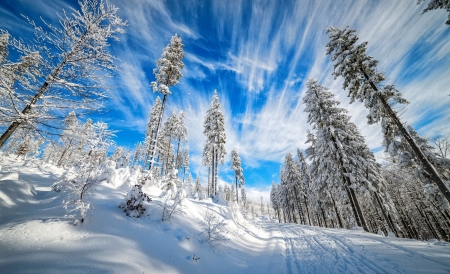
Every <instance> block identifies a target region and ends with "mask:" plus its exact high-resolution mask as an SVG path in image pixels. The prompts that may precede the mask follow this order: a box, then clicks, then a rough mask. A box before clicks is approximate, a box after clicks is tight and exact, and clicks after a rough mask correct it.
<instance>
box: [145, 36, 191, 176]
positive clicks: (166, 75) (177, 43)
mask: <svg viewBox="0 0 450 274" xmlns="http://www.w3.org/2000/svg"><path fill="white" fill-rule="evenodd" d="M183 46H184V45H183V43H182V41H181V37H179V36H178V34H175V35H174V36H172V39H170V43H169V44H168V45H167V47H166V48H165V49H164V52H163V54H162V55H161V58H160V59H158V61H156V68H155V69H154V70H153V73H154V74H155V77H156V81H154V82H152V83H151V86H152V88H153V91H154V92H158V93H161V94H162V95H163V100H162V103H161V112H160V114H159V117H158V122H157V124H156V133H155V140H156V141H155V144H154V147H153V152H152V155H151V159H154V156H155V154H156V147H157V144H158V141H159V128H160V125H161V122H162V117H163V115H164V108H165V106H166V99H167V95H169V94H172V92H171V91H170V87H172V86H175V85H176V84H178V80H179V79H180V78H181V77H182V76H183V74H181V70H182V69H183V68H184V64H183V61H182V59H183V57H184V51H183ZM150 169H153V161H151V162H150Z"/></svg>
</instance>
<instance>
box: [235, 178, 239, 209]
mask: <svg viewBox="0 0 450 274" xmlns="http://www.w3.org/2000/svg"><path fill="white" fill-rule="evenodd" d="M234 177H235V178H236V202H237V203H238V204H239V195H238V194H239V191H238V185H237V176H234Z"/></svg>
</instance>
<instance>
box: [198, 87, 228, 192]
mask: <svg viewBox="0 0 450 274" xmlns="http://www.w3.org/2000/svg"><path fill="white" fill-rule="evenodd" d="M220 108H221V106H220V103H219V95H218V94H217V91H214V95H213V100H212V102H211V108H210V109H209V110H208V112H207V113H206V118H205V122H204V123H203V126H204V131H203V133H204V134H205V135H206V144H205V147H204V149H203V163H204V164H205V165H206V166H207V167H212V176H211V178H212V194H214V195H217V187H218V185H217V176H218V166H219V161H220V163H221V164H223V163H224V160H225V155H226V151H225V142H226V135H225V121H224V116H223V113H222V111H221V109H220ZM209 194H211V193H209Z"/></svg>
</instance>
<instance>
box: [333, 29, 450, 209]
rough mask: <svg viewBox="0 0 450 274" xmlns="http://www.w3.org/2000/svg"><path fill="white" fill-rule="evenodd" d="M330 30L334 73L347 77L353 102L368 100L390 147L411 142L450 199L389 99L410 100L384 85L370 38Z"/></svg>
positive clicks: (372, 118)
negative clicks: (369, 51)
mask: <svg viewBox="0 0 450 274" xmlns="http://www.w3.org/2000/svg"><path fill="white" fill-rule="evenodd" d="M327 33H328V34H329V42H328V44H327V54H329V55H331V60H332V61H333V62H334V72H333V75H334V76H335V77H338V76H342V77H343V78H344V84H343V87H344V89H348V90H349V96H350V97H351V98H352V102H353V101H354V100H356V99H358V100H360V101H361V102H364V104H365V106H366V108H368V109H369V110H370V113H369V115H368V119H369V124H372V123H377V122H381V127H382V132H383V133H384V142H383V145H384V146H385V147H386V150H387V151H389V152H390V151H392V150H393V148H394V147H400V143H402V142H404V143H407V144H408V145H409V146H410V148H411V149H412V151H413V153H414V157H415V159H416V160H417V162H420V163H421V165H422V166H423V169H424V170H425V172H426V173H427V175H428V176H429V178H430V180H432V181H433V182H434V183H435V184H436V185H437V187H438V188H439V190H440V191H441V192H442V194H443V195H444V196H445V198H446V199H447V201H449V202H450V190H449V188H448V187H447V185H446V184H445V182H444V181H443V179H442V178H441V177H440V175H439V173H438V172H437V171H436V169H435V167H434V166H433V164H432V163H430V161H429V160H428V158H427V157H426V156H425V155H424V153H423V151H422V150H421V149H420V147H419V146H418V145H417V144H416V142H415V141H414V138H413V137H412V136H411V134H410V133H409V132H408V130H407V129H406V127H405V126H404V125H403V124H402V122H401V121H400V119H399V117H398V115H397V113H396V112H395V111H394V110H393V109H392V107H391V105H390V103H389V100H391V101H393V102H396V103H400V104H402V103H407V101H406V100H405V99H403V98H402V97H401V94H400V92H399V91H398V90H397V89H395V87H394V86H392V85H385V86H384V87H383V88H381V87H380V85H381V84H380V83H381V82H382V81H383V80H384V75H383V74H382V73H380V72H378V69H377V67H376V66H377V63H378V61H377V60H374V59H373V58H372V57H370V56H368V55H367V54H366V45H367V42H363V43H361V44H359V45H356V42H357V40H358V36H357V35H356V31H355V30H350V29H348V28H345V29H344V30H341V29H339V28H336V27H329V28H328V29H327ZM399 139H400V140H399Z"/></svg>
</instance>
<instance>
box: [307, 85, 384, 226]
mask: <svg viewBox="0 0 450 274" xmlns="http://www.w3.org/2000/svg"><path fill="white" fill-rule="evenodd" d="M333 98H334V95H333V94H332V93H330V92H329V91H327V89H326V88H325V87H323V86H321V85H320V84H318V83H317V81H315V80H312V79H310V80H308V83H307V91H306V94H305V97H304V98H303V101H304V103H305V105H306V107H305V112H308V123H310V124H311V125H313V129H315V130H316V140H315V144H314V146H315V147H314V150H313V151H314V153H313V154H309V155H308V156H309V157H310V159H311V160H312V163H311V175H312V176H311V177H312V180H313V182H314V185H316V186H319V185H320V186H321V188H320V189H316V190H315V191H318V192H319V193H323V194H322V195H325V196H323V198H328V199H330V201H331V202H332V204H333V207H336V206H337V205H341V206H344V205H346V204H350V205H351V208H352V209H353V214H351V213H348V212H343V210H341V212H337V211H338V210H336V214H339V213H343V214H346V215H348V216H351V215H354V216H355V218H356V221H357V223H358V225H361V226H363V228H364V229H365V230H367V226H366V223H365V219H364V216H363V213H362V209H361V205H360V203H359V201H358V199H357V197H356V196H357V193H358V192H359V193H360V195H364V196H366V195H369V194H370V192H373V191H376V190H377V189H376V188H375V187H374V185H373V184H374V182H375V181H376V180H380V179H381V176H380V175H379V171H377V170H376V168H377V165H376V162H375V161H374V158H373V156H372V157H369V158H370V159H368V158H367V157H368V156H369V155H371V153H370V151H369V150H368V148H367V146H366V144H365V141H364V138H363V137H362V136H361V134H360V133H359V132H358V129H357V128H356V126H355V125H354V124H353V123H351V122H350V117H349V116H347V115H346V113H347V111H346V110H345V109H343V108H338V107H337V105H338V104H339V102H338V101H335V100H333ZM307 151H308V150H307ZM307 153H308V152H307ZM358 172H359V174H358ZM362 172H369V173H370V175H371V176H367V177H364V176H362V175H361V174H362ZM329 195H331V196H329ZM344 208H345V207H344ZM337 209H339V208H337ZM342 209H343V208H342Z"/></svg>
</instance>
